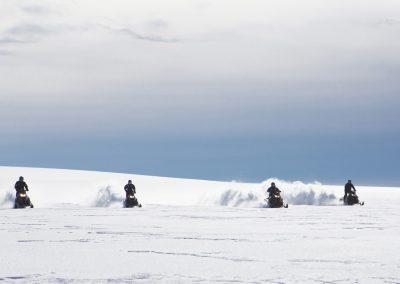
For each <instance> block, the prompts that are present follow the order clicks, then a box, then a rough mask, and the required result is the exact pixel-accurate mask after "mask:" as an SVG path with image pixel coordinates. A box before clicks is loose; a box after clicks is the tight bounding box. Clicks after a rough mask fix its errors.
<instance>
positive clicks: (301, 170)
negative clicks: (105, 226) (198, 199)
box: [0, 0, 400, 186]
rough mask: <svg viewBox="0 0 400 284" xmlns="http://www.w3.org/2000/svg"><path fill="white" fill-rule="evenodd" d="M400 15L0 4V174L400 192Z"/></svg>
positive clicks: (322, 6) (327, 5)
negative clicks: (82, 174)
mask: <svg viewBox="0 0 400 284" xmlns="http://www.w3.org/2000/svg"><path fill="white" fill-rule="evenodd" d="M399 50H400V2H399V1H398V0H393V1H391V0H380V1H356V0H347V1H337V0H335V1H331V0H327V1H319V0H318V1H317V0H303V1H298V0H297V1H295V0H281V1H271V0H260V1H258V0H250V1H249V0H247V1H244V0H242V1H236V0H215V1H195V0H190V1H187V0H186V1H177V0H171V1H162V0H147V1H131V0H115V1H105V0H79V1H77V0H76V1H45V0H39V1H38V0H35V1H31V0H21V1H14V0H2V1H1V2H0V133H1V138H2V139H0V165H4V166H33V167H56V168H72V169H86V170H101V171H113V172H128V173H140V174H149V175H161V176H173V177H187V178H201V179H217V180H240V181H262V180H265V179H267V178H269V177H278V178H282V179H286V180H302V181H307V182H310V181H320V182H325V183H328V182H329V183H335V184H340V183H343V182H344V181H346V180H347V179H348V178H352V179H353V181H354V182H355V183H356V184H369V185H394V186H399V185H400V175H399V172H400V164H399V161H400V146H399V145H400V126H399V118H400V111H399V110H400V56H399V55H400V54H399Z"/></svg>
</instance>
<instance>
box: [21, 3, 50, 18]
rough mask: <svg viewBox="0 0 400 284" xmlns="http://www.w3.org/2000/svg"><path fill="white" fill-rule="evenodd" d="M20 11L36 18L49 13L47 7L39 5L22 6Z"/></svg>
mask: <svg viewBox="0 0 400 284" xmlns="http://www.w3.org/2000/svg"><path fill="white" fill-rule="evenodd" d="M21 10H22V11H23V12H25V13H28V14H33V15H37V16H42V15H46V14H49V13H50V10H49V9H48V8H47V7H44V6H40V5H34V4H32V5H26V6H22V7H21Z"/></svg>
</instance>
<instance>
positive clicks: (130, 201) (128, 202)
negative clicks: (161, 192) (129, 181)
mask: <svg viewBox="0 0 400 284" xmlns="http://www.w3.org/2000/svg"><path fill="white" fill-rule="evenodd" d="M135 206H137V207H142V204H140V203H139V201H138V200H137V198H136V197H135V195H133V194H129V195H128V196H127V197H126V199H125V200H124V208H132V207H135Z"/></svg>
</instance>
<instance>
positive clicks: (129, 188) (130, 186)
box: [124, 183, 136, 195]
mask: <svg viewBox="0 0 400 284" xmlns="http://www.w3.org/2000/svg"><path fill="white" fill-rule="evenodd" d="M124 189H125V192H126V195H128V194H136V188H135V185H134V184H129V183H128V184H127V185H125V187H124Z"/></svg>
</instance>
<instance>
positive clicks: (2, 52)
mask: <svg viewBox="0 0 400 284" xmlns="http://www.w3.org/2000/svg"><path fill="white" fill-rule="evenodd" d="M10 55H13V53H12V52H11V51H9V50H1V49H0V56H10Z"/></svg>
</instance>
